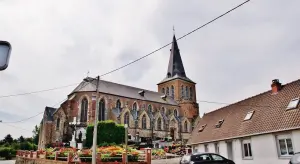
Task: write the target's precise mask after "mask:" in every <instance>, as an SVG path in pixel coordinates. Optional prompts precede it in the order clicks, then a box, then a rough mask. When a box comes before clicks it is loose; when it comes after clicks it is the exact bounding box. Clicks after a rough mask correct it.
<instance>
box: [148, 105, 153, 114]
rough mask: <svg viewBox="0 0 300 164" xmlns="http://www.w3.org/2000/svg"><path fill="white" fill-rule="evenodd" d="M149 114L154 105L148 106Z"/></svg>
mask: <svg viewBox="0 0 300 164" xmlns="http://www.w3.org/2000/svg"><path fill="white" fill-rule="evenodd" d="M148 112H150V113H151V112H152V105H148Z"/></svg>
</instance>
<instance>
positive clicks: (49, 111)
mask: <svg viewBox="0 0 300 164" xmlns="http://www.w3.org/2000/svg"><path fill="white" fill-rule="evenodd" d="M55 111H56V108H52V107H47V106H46V108H45V112H44V118H43V121H53V114H54V112H55Z"/></svg>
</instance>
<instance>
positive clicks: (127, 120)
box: [124, 112, 129, 125]
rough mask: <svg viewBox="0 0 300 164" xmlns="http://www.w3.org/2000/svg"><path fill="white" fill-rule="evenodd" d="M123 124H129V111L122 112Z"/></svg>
mask: <svg viewBox="0 0 300 164" xmlns="http://www.w3.org/2000/svg"><path fill="white" fill-rule="evenodd" d="M125 124H127V125H129V112H126V113H125V114H124V125H125Z"/></svg>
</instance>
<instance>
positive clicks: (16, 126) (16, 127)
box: [0, 122, 30, 132]
mask: <svg viewBox="0 0 300 164" xmlns="http://www.w3.org/2000/svg"><path fill="white" fill-rule="evenodd" d="M0 125H1V124H0ZM2 125H6V126H10V127H13V128H16V129H20V130H24V131H26V132H28V131H30V130H28V129H24V128H21V127H18V126H14V125H10V124H8V123H4V122H3V123H2Z"/></svg>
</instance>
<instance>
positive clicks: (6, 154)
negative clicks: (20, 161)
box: [0, 147, 15, 160]
mask: <svg viewBox="0 0 300 164" xmlns="http://www.w3.org/2000/svg"><path fill="white" fill-rule="evenodd" d="M14 154H15V151H14V150H13V149H12V148H10V147H0V157H2V158H5V159H6V160H10V159H12V157H13V156H14Z"/></svg>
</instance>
